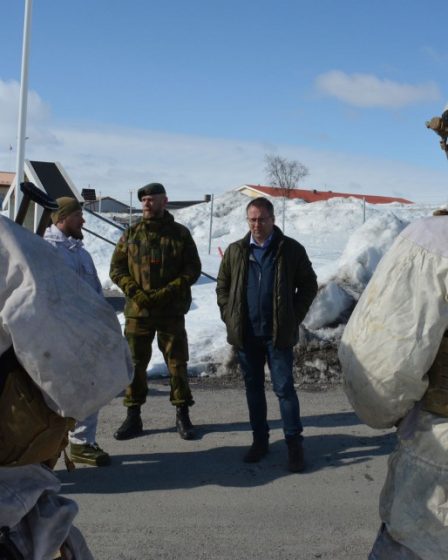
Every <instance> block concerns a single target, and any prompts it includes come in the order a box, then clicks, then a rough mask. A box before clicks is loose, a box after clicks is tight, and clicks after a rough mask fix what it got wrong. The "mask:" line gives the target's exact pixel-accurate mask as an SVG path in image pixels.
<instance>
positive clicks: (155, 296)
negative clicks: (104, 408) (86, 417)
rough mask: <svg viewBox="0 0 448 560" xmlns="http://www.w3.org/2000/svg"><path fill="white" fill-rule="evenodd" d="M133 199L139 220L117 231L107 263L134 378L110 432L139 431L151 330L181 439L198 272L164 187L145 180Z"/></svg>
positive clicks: (185, 429) (189, 432) (187, 434)
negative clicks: (120, 297) (120, 302)
mask: <svg viewBox="0 0 448 560" xmlns="http://www.w3.org/2000/svg"><path fill="white" fill-rule="evenodd" d="M138 198H139V200H140V201H141V203H142V208H143V219H142V220H141V222H139V223H138V224H136V225H134V226H132V227H130V228H129V229H127V230H126V232H125V233H124V234H123V236H122V237H121V239H120V240H119V242H118V243H117V246H116V248H115V251H114V254H113V256H112V261H111V266H110V277H111V279H112V281H113V282H114V283H115V284H117V286H119V287H120V288H121V290H122V291H123V292H124V294H125V296H126V306H125V310H124V313H125V317H126V325H125V335H126V338H127V340H128V343H129V347H130V349H131V354H132V359H133V362H134V378H133V380H132V383H131V384H130V385H129V386H128V387H127V389H126V392H125V397H124V405H125V407H126V408H127V416H126V419H125V420H124V422H123V424H122V425H121V426H120V427H119V428H118V430H117V431H116V432H115V434H114V437H115V438H116V439H119V440H123V439H131V438H134V437H136V436H138V435H139V434H141V433H142V431H143V424H142V420H141V414H140V412H141V405H142V404H144V403H145V402H146V397H147V393H148V386H147V379H146V370H147V367H148V364H149V361H150V359H151V345H152V342H153V340H154V337H155V336H156V334H157V343H158V346H159V348H160V350H161V351H162V353H163V356H164V358H165V362H166V365H167V367H168V372H169V375H170V386H171V391H170V401H171V403H172V404H173V405H174V406H175V407H176V428H177V431H178V433H179V435H180V437H181V438H183V439H193V437H194V429H193V426H192V424H191V421H190V417H189V407H190V406H192V405H193V404H194V401H193V397H192V394H191V391H190V387H189V384H188V374H187V361H188V342H187V333H186V331H185V314H186V313H187V312H188V310H189V308H190V304H191V289H190V287H191V286H192V284H194V283H195V282H196V280H197V279H198V278H199V275H200V273H201V261H200V260H199V255H198V251H197V248H196V245H195V243H194V241H193V238H192V237H191V234H190V232H189V230H188V229H187V228H186V227H184V226H183V225H181V224H179V223H177V222H175V221H174V218H173V216H172V215H171V214H170V213H169V212H168V211H167V210H166V204H167V202H168V199H167V196H166V191H165V188H164V186H163V185H162V184H160V183H149V184H148V185H145V186H144V187H142V188H140V189H139V190H138Z"/></svg>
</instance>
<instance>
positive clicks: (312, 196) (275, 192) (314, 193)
mask: <svg viewBox="0 0 448 560" xmlns="http://www.w3.org/2000/svg"><path fill="white" fill-rule="evenodd" d="M245 188H249V189H252V190H253V191H255V192H259V193H260V195H264V194H265V195H266V194H267V195H268V196H283V189H281V188H279V187H266V186H262V185H243V186H242V187H237V188H236V189H235V190H243V189H245ZM339 197H340V198H350V197H353V198H360V199H361V200H365V201H366V202H369V203H370V204H390V203H391V202H400V203H402V204H413V202H412V200H406V199H405V198H398V197H392V196H378V195H371V194H354V193H340V192H333V191H318V190H317V189H313V190H305V189H292V190H291V191H290V192H289V197H288V198H300V199H302V200H304V201H305V202H319V201H321V200H329V199H330V198H339Z"/></svg>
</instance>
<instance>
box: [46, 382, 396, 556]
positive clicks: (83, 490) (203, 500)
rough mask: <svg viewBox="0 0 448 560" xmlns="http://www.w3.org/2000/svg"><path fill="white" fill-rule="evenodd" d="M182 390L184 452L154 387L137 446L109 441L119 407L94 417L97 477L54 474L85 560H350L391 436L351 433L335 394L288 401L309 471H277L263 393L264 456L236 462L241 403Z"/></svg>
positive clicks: (242, 444) (241, 445)
mask: <svg viewBox="0 0 448 560" xmlns="http://www.w3.org/2000/svg"><path fill="white" fill-rule="evenodd" d="M193 388H194V396H195V400H196V405H195V406H194V407H193V409H192V419H193V421H194V423H195V424H196V425H197V426H198V427H199V438H198V439H197V440H195V441H183V440H181V439H180V438H179V437H178V435H177V433H176V432H175V430H174V427H173V425H174V409H173V408H172V407H171V405H170V404H169V401H168V394H169V390H168V387H167V385H166V383H155V384H154V383H153V384H151V386H150V396H149V400H148V402H147V404H146V405H145V407H144V409H143V420H144V426H145V432H144V435H143V436H142V437H139V438H137V439H134V440H130V441H123V442H118V441H115V440H114V439H113V437H112V433H113V431H114V429H116V428H117V426H118V425H119V424H120V422H121V420H122V419H123V416H124V409H123V407H122V405H121V399H118V398H117V399H115V400H114V401H113V402H112V403H111V404H110V405H108V406H107V407H105V408H104V409H103V410H102V412H101V415H100V425H99V430H98V441H99V443H100V444H101V445H102V446H103V447H104V448H105V449H106V450H107V451H109V452H110V453H111V454H112V456H113V464H112V465H111V466H109V467H105V468H102V469H98V468H92V467H78V468H77V469H76V470H75V471H74V472H72V473H68V472H66V471H65V470H64V467H63V464H62V463H61V462H60V463H59V464H58V466H57V471H58V472H57V474H58V476H59V477H60V479H61V480H62V482H63V493H64V494H65V495H67V496H69V497H72V498H74V499H75V500H76V501H77V502H78V504H79V508H80V512H79V515H78V517H77V523H76V524H77V526H78V527H79V528H80V529H81V530H82V531H83V533H84V535H85V536H86V538H87V540H88V542H89V545H90V547H91V549H92V552H93V553H94V556H95V558H96V559H97V560H109V559H113V560H134V559H170V560H200V559H204V560H205V559H207V560H209V559H213V560H215V559H216V560H258V559H262V560H289V559H294V560H308V559H309V560H312V559H316V558H320V559H326V560H360V559H363V558H366V557H367V553H368V551H369V547H370V545H371V543H372V542H373V540H374V537H375V533H376V530H377V528H378V525H379V519H378V505H377V504H378V496H379V492H380V490H381V486H382V484H383V481H384V478H385V468H386V460H387V455H388V454H389V453H390V451H391V449H392V448H393V445H394V436H393V434H392V433H391V432H387V431H374V430H371V429H370V428H367V427H366V426H363V425H362V424H360V423H359V421H358V420H357V418H356V416H355V415H354V414H353V412H352V411H351V408H350V405H349V404H348V402H347V401H346V399H345V396H344V394H343V392H342V391H341V390H340V389H334V390H331V391H328V392H325V393H302V394H301V395H300V400H301V406H302V415H303V420H304V425H305V435H306V452H307V457H308V460H309V465H310V466H309V468H308V470H307V472H306V473H304V474H291V473H289V472H288V471H287V470H286V447H285V444H284V442H283V441H282V433H281V429H280V421H279V413H278V405H277V401H276V397H275V395H273V393H272V392H271V391H269V392H268V406H269V413H270V414H269V416H270V419H271V420H270V424H271V443H272V445H271V451H270V453H269V455H268V457H266V458H265V459H264V460H263V461H262V462H260V463H259V464H256V465H247V464H245V463H243V462H242V461H241V458H242V455H243V452H244V450H245V448H246V446H247V444H248V443H249V442H250V439H251V437H250V433H249V432H248V425H247V412H246V404H245V397H244V393H243V391H242V390H241V389H238V388H230V389H229V388H219V387H218V388H204V387H203V386H202V385H201V384H200V383H199V384H197V385H196V386H193Z"/></svg>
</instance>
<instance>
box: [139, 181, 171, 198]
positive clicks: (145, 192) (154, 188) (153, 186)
mask: <svg viewBox="0 0 448 560" xmlns="http://www.w3.org/2000/svg"><path fill="white" fill-rule="evenodd" d="M153 194H166V190H165V187H164V186H163V185H162V183H148V184H147V185H145V186H144V187H141V188H140V189H138V191H137V196H138V199H139V200H141V199H142V198H143V197H144V196H152V195H153Z"/></svg>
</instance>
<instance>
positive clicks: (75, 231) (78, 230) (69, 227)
mask: <svg viewBox="0 0 448 560" xmlns="http://www.w3.org/2000/svg"><path fill="white" fill-rule="evenodd" d="M85 222H86V221H85V220H84V218H83V217H82V210H76V211H75V212H72V213H71V214H69V215H68V216H67V217H66V218H64V219H63V220H62V221H61V222H58V223H57V224H56V226H57V227H58V228H59V229H60V230H61V231H62V233H64V234H65V235H66V236H67V237H74V238H75V239H82V238H83V237H84V236H83V234H82V226H83V224H85Z"/></svg>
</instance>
